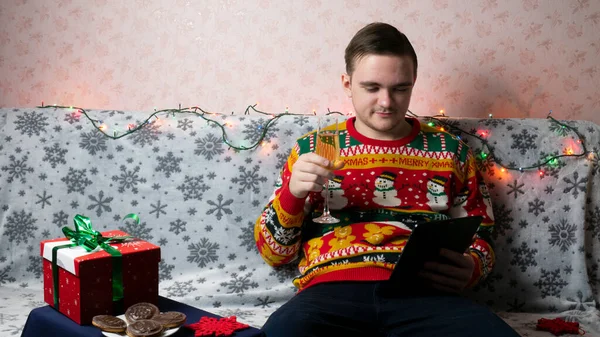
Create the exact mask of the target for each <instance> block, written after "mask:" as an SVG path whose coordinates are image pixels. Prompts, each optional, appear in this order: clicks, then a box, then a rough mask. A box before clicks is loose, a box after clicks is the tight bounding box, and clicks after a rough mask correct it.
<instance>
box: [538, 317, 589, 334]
mask: <svg viewBox="0 0 600 337" xmlns="http://www.w3.org/2000/svg"><path fill="white" fill-rule="evenodd" d="M536 327H537V329H538V330H544V331H550V332H552V333H553V334H554V335H555V336H560V335H562V334H565V333H567V334H576V335H579V334H581V335H585V331H583V329H581V328H579V323H578V322H565V320H564V319H562V318H555V319H547V318H540V319H539V320H538V322H537V326H536Z"/></svg>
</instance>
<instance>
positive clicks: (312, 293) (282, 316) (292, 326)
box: [262, 282, 519, 337]
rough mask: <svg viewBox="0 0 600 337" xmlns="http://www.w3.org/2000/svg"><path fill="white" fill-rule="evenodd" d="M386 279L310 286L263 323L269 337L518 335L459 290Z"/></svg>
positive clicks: (487, 336)
mask: <svg viewBox="0 0 600 337" xmlns="http://www.w3.org/2000/svg"><path fill="white" fill-rule="evenodd" d="M392 289H393V287H391V286H390V284H389V283H386V282H332V283H322V284H317V285H314V286H312V287H309V288H308V289H305V290H303V291H301V292H300V293H298V294H297V295H296V296H294V297H293V298H292V299H291V300H290V301H289V302H288V303H286V304H284V305H283V306H282V307H280V308H279V309H278V310H277V311H275V312H274V313H273V314H272V315H271V317H269V319H268V320H267V322H266V323H265V325H264V326H263V328H262V329H263V331H264V332H265V334H266V336H267V337H295V336H303V337H307V336H319V337H325V336H327V337H329V336H348V337H350V336H357V337H358V336H373V337H379V336H381V337H383V336H385V337H395V336H411V337H434V336H435V337H439V336H445V337H449V336H457V337H458V336H460V337H468V336H477V337H480V336H486V337H513V336H519V334H518V333H517V332H515V331H514V330H513V329H512V328H511V327H510V326H509V325H508V324H506V323H505V322H504V321H503V320H502V319H500V318H499V317H498V316H496V315H495V314H494V313H493V312H491V311H490V310H489V309H488V308H486V307H484V306H481V305H478V304H476V303H474V302H473V301H471V300H469V299H466V298H463V297H461V296H457V295H450V294H444V293H439V292H433V291H431V290H426V289H419V288H418V286H414V287H407V288H404V289H402V290H401V291H397V290H392Z"/></svg>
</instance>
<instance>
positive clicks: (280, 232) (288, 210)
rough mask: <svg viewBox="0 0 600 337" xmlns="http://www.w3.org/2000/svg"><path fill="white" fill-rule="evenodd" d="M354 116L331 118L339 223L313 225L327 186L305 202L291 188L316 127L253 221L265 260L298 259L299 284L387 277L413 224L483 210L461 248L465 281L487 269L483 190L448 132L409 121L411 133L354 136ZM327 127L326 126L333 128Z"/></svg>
mask: <svg viewBox="0 0 600 337" xmlns="http://www.w3.org/2000/svg"><path fill="white" fill-rule="evenodd" d="M354 121H355V118H350V119H348V120H347V121H344V122H342V123H340V124H338V130H339V141H340V160H343V161H344V163H345V166H344V167H343V168H342V169H340V170H336V171H334V175H335V176H334V178H333V179H330V180H329V182H328V186H329V196H330V202H329V205H330V211H331V213H332V215H333V216H335V217H337V218H338V219H340V220H341V221H340V222H339V223H337V224H317V223H314V222H312V218H314V217H316V216H318V215H319V214H320V212H321V211H322V209H323V201H324V196H325V189H324V190H323V191H322V192H320V193H315V192H311V193H309V194H308V196H307V197H306V198H304V199H301V198H296V197H295V196H294V195H293V194H292V193H291V192H290V190H289V185H288V183H289V180H290V177H291V174H292V168H293V165H294V163H295V162H296V161H297V160H298V157H299V156H300V155H302V154H304V153H307V152H314V146H315V142H316V141H315V136H316V132H311V133H308V134H306V135H304V136H303V137H301V138H299V139H298V140H297V142H296V144H295V145H294V147H293V149H292V150H291V153H290V155H289V157H288V159H287V162H286V163H285V165H284V167H283V168H282V170H281V172H280V175H279V178H278V180H277V184H276V188H275V191H274V193H273V194H272V196H271V197H270V200H269V202H268V204H267V205H266V207H265V208H264V211H263V212H262V214H261V215H260V217H259V218H258V220H257V221H256V224H255V227H254V239H255V241H256V245H257V248H258V251H259V252H260V254H261V256H262V257H263V259H264V260H265V261H266V262H267V263H268V264H270V265H272V266H279V265H283V264H286V263H289V262H292V261H294V260H296V259H297V258H299V259H300V261H299V264H298V268H299V270H300V273H301V275H300V276H299V277H297V278H295V279H294V285H295V286H296V287H298V288H299V289H304V288H306V287H308V286H311V285H314V284H317V283H322V282H331V281H379V280H386V279H388V278H389V276H390V275H391V272H392V270H393V268H394V266H395V263H396V261H397V260H398V258H399V256H400V254H401V253H402V249H403V248H404V245H405V244H406V242H407V239H408V237H409V235H410V233H411V231H412V229H413V228H414V227H415V225H416V224H418V223H420V222H424V221H435V220H443V219H447V218H457V217H464V216H478V215H479V216H483V221H482V223H481V225H480V226H479V229H478V230H477V234H476V239H475V240H474V242H473V244H472V245H471V247H470V248H469V253H470V254H471V256H473V258H474V261H475V268H474V272H473V275H472V277H471V280H470V281H469V286H473V285H475V284H476V283H478V282H479V281H480V280H481V279H483V278H484V277H485V276H486V275H488V274H489V273H490V271H491V269H492V267H493V265H494V262H495V255H494V250H493V247H492V241H491V233H492V230H493V226H494V217H493V213H492V205H491V201H490V197H489V193H488V191H487V187H486V185H485V183H484V182H483V179H482V177H481V175H480V173H479V171H478V170H477V167H476V163H475V159H474V157H473V154H472V152H471V150H470V149H469V147H468V146H467V145H466V144H465V143H463V142H462V141H461V140H459V139H458V138H457V137H455V136H454V135H452V134H450V133H447V132H443V131H440V130H438V129H436V128H433V127H430V126H428V125H424V124H421V123H419V121H418V120H417V119H412V118H407V121H408V122H409V123H410V124H411V125H412V131H411V133H410V134H409V135H408V136H406V137H404V138H402V139H399V140H391V141H384V140H375V139H370V138H367V137H365V136H363V135H362V134H360V133H358V132H357V130H356V129H355V127H354ZM334 127H335V126H334V125H333V126H329V128H334Z"/></svg>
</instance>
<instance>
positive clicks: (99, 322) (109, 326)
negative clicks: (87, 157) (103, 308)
mask: <svg viewBox="0 0 600 337" xmlns="http://www.w3.org/2000/svg"><path fill="white" fill-rule="evenodd" d="M92 325H94V326H95V327H98V328H99V329H100V330H102V331H106V332H116V333H121V332H124V331H125V329H127V323H125V321H124V320H122V319H120V318H119V317H115V316H111V315H97V316H94V318H92Z"/></svg>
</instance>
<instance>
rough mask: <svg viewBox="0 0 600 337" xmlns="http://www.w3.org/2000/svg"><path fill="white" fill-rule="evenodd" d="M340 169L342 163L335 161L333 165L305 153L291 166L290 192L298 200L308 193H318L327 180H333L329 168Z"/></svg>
mask: <svg viewBox="0 0 600 337" xmlns="http://www.w3.org/2000/svg"><path fill="white" fill-rule="evenodd" d="M342 167H344V162H343V161H336V162H335V165H334V163H331V162H330V161H329V160H327V159H325V158H323V157H321V156H319V155H317V154H315V153H312V152H311V153H305V154H303V155H301V156H300V157H298V160H297V161H296V163H294V166H292V176H291V178H290V182H289V189H290V192H291V193H292V195H294V196H295V197H296V198H300V199H304V198H306V196H307V195H308V193H309V192H320V191H321V190H323V185H324V184H325V183H326V182H327V180H328V179H331V178H333V172H332V171H330V170H329V168H331V169H332V170H337V169H340V168H342Z"/></svg>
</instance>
